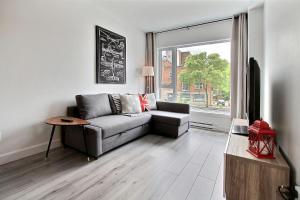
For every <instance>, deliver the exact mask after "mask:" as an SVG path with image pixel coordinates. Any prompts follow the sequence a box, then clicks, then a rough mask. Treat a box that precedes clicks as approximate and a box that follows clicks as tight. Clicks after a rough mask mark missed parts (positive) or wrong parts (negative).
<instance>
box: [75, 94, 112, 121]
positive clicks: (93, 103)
mask: <svg viewBox="0 0 300 200" xmlns="http://www.w3.org/2000/svg"><path fill="white" fill-rule="evenodd" d="M76 102H77V107H78V110H79V114H80V117H81V118H82V119H92V118H95V117H100V116H104V115H110V114H112V110H111V107H110V103H109V98H108V94H105V93H103V94H92V95H77V96H76Z"/></svg>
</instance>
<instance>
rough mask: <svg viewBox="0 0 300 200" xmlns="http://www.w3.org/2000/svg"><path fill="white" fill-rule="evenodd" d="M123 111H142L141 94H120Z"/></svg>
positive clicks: (130, 112) (126, 112)
mask: <svg viewBox="0 0 300 200" xmlns="http://www.w3.org/2000/svg"><path fill="white" fill-rule="evenodd" d="M120 99H121V105H122V113H123V114H128V113H129V114H132V113H141V112H142V109H141V104H140V99H139V96H138V95H136V94H132V95H120Z"/></svg>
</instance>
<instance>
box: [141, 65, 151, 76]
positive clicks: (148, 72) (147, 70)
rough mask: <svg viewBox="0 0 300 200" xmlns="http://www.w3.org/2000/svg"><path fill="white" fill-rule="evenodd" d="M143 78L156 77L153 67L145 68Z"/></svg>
mask: <svg viewBox="0 0 300 200" xmlns="http://www.w3.org/2000/svg"><path fill="white" fill-rule="evenodd" d="M143 76H154V69H153V66H145V67H144V68H143Z"/></svg>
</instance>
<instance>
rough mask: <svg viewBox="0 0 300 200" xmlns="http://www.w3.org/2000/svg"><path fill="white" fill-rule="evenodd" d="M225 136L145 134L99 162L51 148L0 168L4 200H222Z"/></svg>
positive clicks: (202, 132)
mask: <svg viewBox="0 0 300 200" xmlns="http://www.w3.org/2000/svg"><path fill="white" fill-rule="evenodd" d="M226 140H227V134H224V133H217V132H209V131H205V130H199V129H190V131H189V132H188V133H187V134H185V135H183V136H181V137H180V138H178V139H170V138H166V137H162V136H158V135H147V136H145V137H142V138H140V139H138V140H135V141H134V142H131V143H129V144H126V145H124V146H122V147H120V148H117V149H115V150H113V151H111V152H109V153H106V154H104V155H103V156H101V157H100V158H99V159H98V160H93V161H91V162H87V160H86V157H85V156H84V155H82V154H80V153H78V152H76V151H74V150H72V149H63V148H58V149H55V150H52V151H51V152H50V154H49V158H48V160H47V161H45V160H44V153H43V154H37V155H34V156H31V157H28V158H24V159H22V160H19V161H15V162H12V163H9V164H6V165H2V166H0V199H20V200H27V199H28V200H32V199H34V200H38V199H59V200H65V199H85V200H93V199H105V200H115V199H119V200H147V199H153V200H160V199H161V200H195V199H197V200H210V199H213V200H221V199H223V197H222V193H223V192H222V176H223V170H222V168H221V166H222V160H223V151H224V149H225V144H226Z"/></svg>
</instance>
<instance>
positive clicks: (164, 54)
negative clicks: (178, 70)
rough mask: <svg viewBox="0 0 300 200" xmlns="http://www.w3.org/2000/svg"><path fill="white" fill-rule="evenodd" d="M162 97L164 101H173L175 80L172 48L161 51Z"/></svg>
mask: <svg viewBox="0 0 300 200" xmlns="http://www.w3.org/2000/svg"><path fill="white" fill-rule="evenodd" d="M160 53H161V55H160V58H161V60H160V66H161V73H160V98H161V100H163V101H173V96H174V89H173V85H174V83H173V82H174V81H173V78H172V77H173V75H172V74H173V73H172V71H173V67H172V64H173V62H172V50H164V51H161V52H160Z"/></svg>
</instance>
